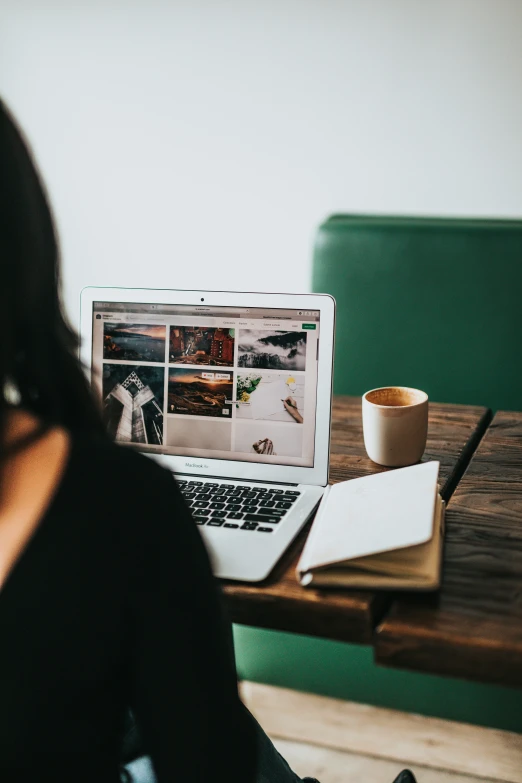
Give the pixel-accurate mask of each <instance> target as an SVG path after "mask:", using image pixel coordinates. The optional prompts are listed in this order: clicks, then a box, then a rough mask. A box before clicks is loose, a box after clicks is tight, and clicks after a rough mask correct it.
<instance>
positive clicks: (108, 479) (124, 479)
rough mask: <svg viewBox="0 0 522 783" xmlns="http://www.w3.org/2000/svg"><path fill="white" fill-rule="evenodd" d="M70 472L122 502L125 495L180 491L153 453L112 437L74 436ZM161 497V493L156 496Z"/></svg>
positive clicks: (134, 498)
mask: <svg viewBox="0 0 522 783" xmlns="http://www.w3.org/2000/svg"><path fill="white" fill-rule="evenodd" d="M69 467H70V471H69V472H70V474H72V479H73V480H74V481H80V482H83V481H84V480H85V478H87V479H88V480H89V483H90V484H91V488H92V490H93V491H94V492H96V488H98V487H99V488H100V490H103V494H104V496H106V497H110V496H111V495H113V496H115V497H117V498H118V501H119V502H120V503H122V501H123V500H124V499H128V500H129V501H130V502H138V501H139V500H140V499H143V497H145V498H146V499H150V498H151V497H152V495H154V494H158V493H161V488H162V487H163V488H164V491H165V492H168V493H169V494H170V493H172V492H173V491H174V492H179V491H178V490H177V489H176V482H175V481H174V477H173V474H172V473H171V471H170V470H168V469H167V468H165V467H163V466H162V465H160V464H159V463H158V462H157V461H156V459H154V456H153V455H150V456H149V455H146V454H144V453H140V452H139V451H138V450H137V449H136V448H135V447H133V446H127V445H120V444H118V443H114V442H112V441H111V440H109V439H104V438H94V437H89V436H84V435H81V436H76V435H73V436H71V460H70V466H69ZM157 499H158V501H160V500H161V498H160V497H158V498H157Z"/></svg>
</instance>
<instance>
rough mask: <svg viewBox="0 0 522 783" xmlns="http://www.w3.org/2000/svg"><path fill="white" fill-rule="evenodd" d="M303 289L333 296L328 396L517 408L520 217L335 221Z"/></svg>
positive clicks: (320, 237) (521, 391)
mask: <svg viewBox="0 0 522 783" xmlns="http://www.w3.org/2000/svg"><path fill="white" fill-rule="evenodd" d="M313 290H314V291H316V292H319V293H329V294H332V295H333V296H334V297H335V299H336V301H337V326H336V350H335V370H334V372H335V374H334V390H335V392H336V393H344V394H357V395H359V394H362V393H363V392H364V391H366V390H367V389H371V388H374V387H377V386H387V385H402V386H415V387H418V388H421V389H424V390H425V391H426V392H427V393H428V395H429V397H430V399H432V400H436V401H438V402H455V403H459V402H460V403H466V404H477V405H486V406H488V407H490V408H493V409H504V410H522V221H515V220H479V219H454V218H453V219H450V218H448V219H446V218H409V217H400V218H399V217H377V216H361V215H334V216H333V217H331V218H329V219H328V220H327V221H326V222H325V223H323V224H322V225H321V226H320V227H319V230H318V233H317V238H316V243H315V249H314V260H313Z"/></svg>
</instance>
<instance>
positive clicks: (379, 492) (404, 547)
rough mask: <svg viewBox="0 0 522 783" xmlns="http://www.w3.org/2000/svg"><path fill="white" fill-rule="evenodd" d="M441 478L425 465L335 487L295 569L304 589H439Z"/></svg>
mask: <svg viewBox="0 0 522 783" xmlns="http://www.w3.org/2000/svg"><path fill="white" fill-rule="evenodd" d="M438 475H439V463H438V462H424V463H421V464H420V465H412V466H411V467H408V468H399V469H397V470H392V471H388V472H386V473H377V474H375V475H374V476H365V477H364V478H360V479H354V480H352V481H341V482H340V483H338V484H334V485H333V486H331V487H329V488H328V490H327V492H326V493H325V495H324V496H323V498H322V500H321V504H320V506H319V509H318V511H317V514H316V517H315V520H314V523H313V525H312V528H311V530H310V534H309V536H308V539H307V542H306V544H305V548H304V550H303V553H302V555H301V558H300V560H299V563H298V565H297V577H298V579H299V581H300V582H301V584H302V585H304V586H312V587H340V586H345V587H354V588H362V589H365V588H372V589H376V588H380V589H388V590H397V589H399V590H400V589H407V590H415V589H416V590H434V589H436V588H437V587H438V586H439V584H440V574H441V562H442V545H443V532H444V509H445V504H444V501H443V500H442V499H441V497H440V495H439V491H438Z"/></svg>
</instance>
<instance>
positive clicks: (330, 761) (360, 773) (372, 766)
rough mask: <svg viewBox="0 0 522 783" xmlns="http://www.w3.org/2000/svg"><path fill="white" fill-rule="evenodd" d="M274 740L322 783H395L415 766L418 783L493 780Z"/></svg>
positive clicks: (295, 766) (295, 767) (291, 759)
mask: <svg viewBox="0 0 522 783" xmlns="http://www.w3.org/2000/svg"><path fill="white" fill-rule="evenodd" d="M272 739H273V742H274V745H275V746H276V748H277V749H278V751H279V752H280V753H281V754H282V755H283V756H284V758H285V759H286V760H287V761H288V763H289V764H290V766H291V767H292V769H293V770H294V772H296V773H297V774H298V775H300V776H301V777H305V776H308V777H313V778H317V780H318V781H319V783H393V781H394V780H395V778H396V777H397V775H398V774H399V772H400V771H401V770H402V769H404V768H405V767H407V768H408V769H411V771H412V772H413V773H414V775H415V776H416V778H417V783H492V779H491V778H477V777H471V776H469V775H459V774H458V773H455V772H449V771H448V770H440V769H430V767H421V766H419V765H418V764H410V763H408V762H406V761H404V762H402V763H399V762H397V761H388V760H386V759H380V758H375V756H363V755H361V754H358V753H346V752H345V751H342V750H331V749H330V748H325V747H321V746H320V745H312V744H310V743H307V742H292V741H291V740H284V739H280V738H278V737H273V738H272Z"/></svg>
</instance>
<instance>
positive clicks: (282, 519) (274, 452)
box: [81, 287, 335, 582]
mask: <svg viewBox="0 0 522 783" xmlns="http://www.w3.org/2000/svg"><path fill="white" fill-rule="evenodd" d="M334 324H335V302H334V300H333V298H332V297H330V296H327V295H323V294H302V295H301V294H271V293H239V292H232V291H178V290H154V289H135V288H134V289H133V288H102V287H88V288H85V289H84V290H83V291H82V294H81V336H82V360H83V362H84V366H86V367H87V368H88V371H89V373H90V378H91V382H92V384H93V387H94V389H95V391H96V393H97V394H98V395H99V397H100V399H101V401H102V403H103V415H104V419H105V423H106V426H107V429H108V431H109V433H110V435H111V436H112V437H113V438H114V439H115V440H116V441H118V442H120V443H122V444H125V445H126V446H128V447H129V448H134V449H137V450H139V451H141V452H143V453H145V454H147V455H149V456H150V457H152V458H154V459H157V460H158V461H159V462H161V463H162V464H163V465H165V466H166V467H168V468H169V469H170V470H172V471H173V473H175V475H176V478H177V481H178V483H179V485H180V487H181V492H182V493H183V495H184V497H185V501H186V503H187V505H188V506H189V507H190V509H191V512H192V515H193V518H194V520H195V522H196V523H197V524H198V526H199V529H200V531H201V535H202V536H203V539H204V541H205V543H206V546H207V549H208V551H209V554H210V557H211V561H212V565H213V569H214V573H215V574H216V576H218V577H220V578H222V579H232V580H240V581H248V582H258V581H261V580H263V579H265V578H266V577H267V576H268V575H269V574H270V572H271V571H272V569H273V568H274V566H275V564H276V563H277V561H278V560H279V559H280V557H281V555H282V554H283V553H284V552H285V550H286V549H287V548H288V546H289V545H290V543H291V542H292V540H293V539H294V538H295V536H296V535H297V534H298V533H299V531H300V530H301V529H302V527H303V526H304V525H305V523H306V522H307V520H308V519H309V518H310V516H311V515H312V514H313V512H314V510H315V509H316V507H317V505H318V503H319V501H320V500H321V497H322V494H323V492H324V489H325V487H326V485H327V483H328V467H329V447H330V421H331V401H332V375H333V372H332V363H333V345H334Z"/></svg>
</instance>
